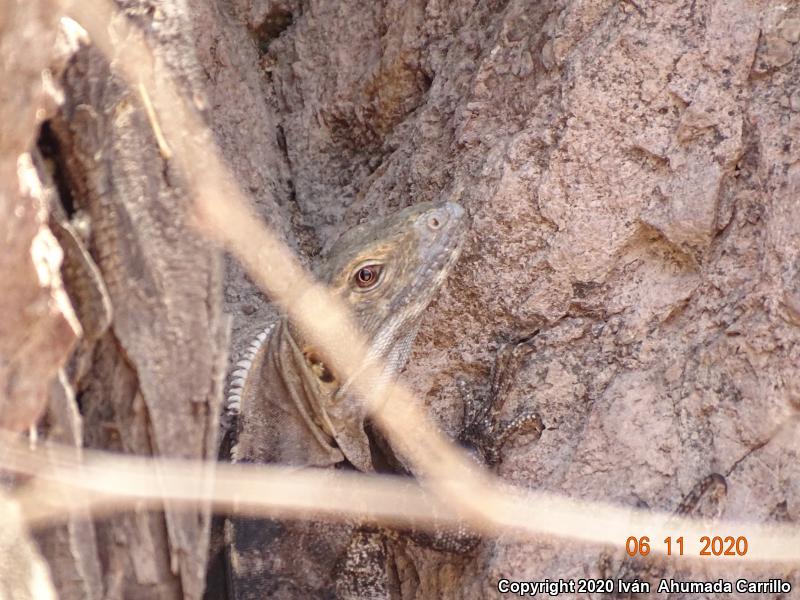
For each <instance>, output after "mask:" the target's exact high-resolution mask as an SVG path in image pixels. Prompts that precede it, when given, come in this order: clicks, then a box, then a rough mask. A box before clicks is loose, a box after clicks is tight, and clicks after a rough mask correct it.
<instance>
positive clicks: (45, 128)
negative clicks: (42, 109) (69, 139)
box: [36, 120, 77, 218]
mask: <svg viewBox="0 0 800 600" xmlns="http://www.w3.org/2000/svg"><path fill="white" fill-rule="evenodd" d="M36 145H37V147H38V148H39V151H40V152H41V153H42V157H43V158H44V159H45V160H46V161H47V162H48V163H50V167H51V168H50V175H51V176H52V178H53V183H55V186H56V189H57V190H58V197H59V200H60V201H61V206H62V207H63V208H64V212H66V213H67V218H72V216H73V215H74V214H75V212H76V210H77V207H76V206H75V200H74V198H73V196H72V190H71V189H70V186H69V182H68V178H67V170H66V165H65V164H64V154H63V152H62V151H61V144H60V143H59V141H58V137H57V136H56V134H55V132H54V131H53V128H52V126H51V124H50V121H49V120H48V121H45V122H44V123H42V126H41V127H40V128H39V137H38V138H37V140H36Z"/></svg>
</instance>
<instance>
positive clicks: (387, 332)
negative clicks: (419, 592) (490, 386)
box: [226, 203, 466, 600]
mask: <svg viewBox="0 0 800 600" xmlns="http://www.w3.org/2000/svg"><path fill="white" fill-rule="evenodd" d="M465 229H466V219H465V215H464V210H463V209H462V208H461V207H460V206H459V205H457V204H454V203H441V204H436V205H434V204H428V203H425V204H418V205H415V206H412V207H410V208H408V209H406V210H403V211H401V212H399V213H397V214H394V215H392V216H390V217H388V218H386V219H384V220H383V221H380V222H378V223H370V224H365V225H360V226H358V227H356V228H354V229H352V230H350V231H349V232H348V233H347V234H345V235H344V236H342V238H341V239H340V240H339V241H338V242H337V243H336V244H335V245H334V247H333V248H332V249H331V252H330V253H329V255H328V256H327V258H326V259H325V260H324V261H323V262H322V263H321V264H320V265H319V267H318V268H317V269H316V274H317V276H318V278H319V279H320V280H321V281H323V282H324V283H326V284H327V285H328V286H329V287H330V288H331V290H332V292H333V293H334V294H336V295H337V296H339V297H340V298H341V299H343V300H344V301H345V303H346V304H347V305H348V307H349V309H350V311H351V314H352V317H353V319H354V321H355V322H356V323H357V324H358V325H359V326H360V327H361V333H362V334H363V335H364V337H365V339H367V340H368V343H369V344H370V355H371V356H374V357H377V358H379V359H380V360H381V361H382V364H383V365H384V370H383V377H382V378H381V381H380V382H376V385H381V384H385V383H386V382H389V381H391V380H393V379H394V378H395V377H396V376H397V374H398V373H399V372H400V370H401V369H402V368H403V366H404V365H405V363H406V360H407V359H408V354H409V352H410V349H411V344H412V342H413V341H414V337H415V336H416V333H417V328H418V326H419V321H420V318H421V315H422V313H423V311H424V310H425V308H426V307H427V306H428V305H429V304H430V302H431V301H432V300H433V298H434V297H435V296H436V294H437V292H438V291H439V289H440V288H441V286H442V284H443V283H444V281H445V279H446V278H447V276H448V274H449V273H450V271H451V269H452V267H453V265H454V264H455V262H456V260H457V259H458V256H459V253H460V250H461V245H462V242H463V238H464V232H465ZM320 356H321V355H320V353H319V352H318V351H316V349H315V348H313V347H312V346H311V345H309V344H308V343H306V341H305V340H304V339H303V336H302V335H301V333H300V332H299V331H298V330H297V329H296V328H295V327H294V326H293V325H292V324H291V323H290V322H289V321H288V320H287V319H285V318H284V319H281V320H279V321H278V322H277V323H275V324H274V325H271V326H269V327H267V328H266V329H265V331H264V332H263V333H262V334H261V335H259V337H258V338H257V339H256V340H254V342H253V344H251V346H250V348H249V349H248V351H247V354H246V356H245V359H244V360H243V361H241V362H240V363H239V364H238V365H237V367H238V368H237V370H236V371H235V372H234V373H233V379H232V381H231V387H230V390H229V394H228V401H229V402H228V406H229V410H230V411H231V412H240V415H239V418H238V436H237V438H238V439H237V441H236V445H235V447H234V449H233V453H232V454H233V458H234V460H235V461H237V462H255V463H282V464H290V465H297V466H298V467H317V468H348V467H355V468H357V469H359V470H361V471H364V472H371V471H373V470H374V469H375V467H374V465H373V462H372V449H371V447H370V440H369V438H368V435H367V433H366V432H365V421H366V416H367V415H366V414H365V409H364V406H363V402H361V400H360V399H359V398H358V397H355V396H354V395H353V392H352V390H351V388H350V387H349V386H348V385H347V382H342V381H341V380H340V379H339V377H337V375H336V374H335V373H333V372H332V371H331V370H330V369H329V368H328V367H327V366H326V365H325V364H324V363H323V362H322V360H321V358H320ZM352 532H353V527H352V526H350V525H346V524H322V523H319V522H313V521H293V522H278V521H270V520H263V519H262V520H254V519H233V520H231V521H230V522H229V523H228V525H227V532H226V537H227V541H228V544H229V547H230V573H229V574H230V581H229V583H230V587H231V589H230V590H229V592H231V593H230V594H229V595H230V596H231V597H233V598H235V599H236V600H250V599H256V598H259V599H260V598H267V597H269V598H297V597H326V596H335V591H334V588H335V579H336V573H335V571H336V570H337V569H336V566H337V562H339V561H342V560H343V557H344V556H345V555H346V553H347V546H348V544H349V543H350V538H351V534H352ZM356 538H357V535H356ZM346 562H347V561H346V560H344V563H345V564H346Z"/></svg>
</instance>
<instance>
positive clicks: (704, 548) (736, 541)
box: [625, 535, 749, 556]
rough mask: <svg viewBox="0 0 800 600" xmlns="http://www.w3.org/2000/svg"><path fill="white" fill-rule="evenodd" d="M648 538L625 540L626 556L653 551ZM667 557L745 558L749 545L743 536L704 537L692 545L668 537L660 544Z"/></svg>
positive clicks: (644, 536)
mask: <svg viewBox="0 0 800 600" xmlns="http://www.w3.org/2000/svg"><path fill="white" fill-rule="evenodd" d="M653 543H654V542H651V541H650V537H649V536H646V535H643V536H640V537H636V536H635V535H632V536H630V537H628V539H627V540H625V551H626V552H627V553H628V556H647V555H648V554H650V552H651V550H652V549H653V547H652V544H653ZM662 543H663V544H664V546H665V551H664V553H665V554H666V555H667V556H684V554H685V553H688V555H690V556H746V555H747V549H748V547H749V544H748V542H747V538H746V537H745V536H743V535H740V536H732V535H726V536H721V535H704V536H701V537H700V539H699V540H696V542H695V543H694V544H692V543H691V540H689V541H687V540H686V539H684V536H679V537H675V538H673V537H672V536H668V537H666V538H664V540H663V542H662Z"/></svg>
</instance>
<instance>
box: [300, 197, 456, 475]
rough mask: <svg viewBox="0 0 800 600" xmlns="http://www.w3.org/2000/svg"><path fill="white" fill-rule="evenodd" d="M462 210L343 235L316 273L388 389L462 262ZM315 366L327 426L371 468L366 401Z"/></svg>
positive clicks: (436, 211) (426, 211)
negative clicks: (345, 310)
mask: <svg viewBox="0 0 800 600" xmlns="http://www.w3.org/2000/svg"><path fill="white" fill-rule="evenodd" d="M466 227H467V219H466V215H465V213H464V209H463V208H461V206H460V205H458V204H455V203H453V202H443V203H437V204H433V203H421V204H416V205H414V206H412V207H410V208H407V209H405V210H402V211H400V212H398V213H395V214H393V215H391V216H389V217H387V218H384V219H382V220H379V221H375V222H371V223H365V224H363V225H359V226H358V227H355V228H353V229H351V230H350V231H348V232H347V233H345V234H344V235H343V236H342V237H341V238H340V239H339V240H338V241H337V242H336V243H335V244H334V245H333V246H332V247H331V249H330V251H329V252H328V253H327V254H326V256H325V257H324V258H323V260H322V261H321V262H320V264H319V265H318V266H317V269H316V273H317V276H318V278H319V279H320V280H321V281H322V282H323V283H325V284H327V285H328V286H329V287H330V288H331V290H332V291H333V292H334V293H335V294H336V295H338V296H339V297H341V298H342V299H343V300H344V301H345V302H346V304H347V305H348V306H349V308H350V311H351V315H352V317H353V320H354V321H355V322H356V323H357V324H358V325H359V326H360V328H361V334H362V335H363V336H364V339H366V340H367V342H368V344H369V349H370V351H369V354H370V358H371V359H376V360H377V361H380V362H378V363H377V364H379V365H381V366H382V376H381V379H380V381H376V382H374V383H375V386H379V387H383V386H384V385H385V384H387V383H388V382H390V381H392V380H393V379H394V377H395V376H396V375H397V374H398V373H399V371H400V370H401V369H402V368H403V366H404V365H405V362H406V360H407V359H408V354H409V352H410V350H411V344H412V342H413V341H414V337H415V336H416V334H417V329H418V327H419V322H420V317H421V315H422V312H423V311H424V310H425V308H426V307H427V306H428V305H429V304H430V303H431V301H432V300H433V299H434V297H435V296H436V294H437V292H438V291H439V289H440V288H441V286H442V284H443V283H444V281H445V279H446V278H447V276H448V275H449V273H450V271H451V270H452V268H453V265H454V264H455V263H456V261H457V259H458V256H459V254H460V251H461V246H462V244H463V240H464V237H465V231H466ZM305 354H306V357H307V361H308V364H309V366H310V367H311V368H312V370H313V371H314V372H315V374H316V375H317V377H318V379H319V383H320V385H321V386H322V387H323V388H327V390H328V393H327V394H325V395H326V396H327V398H328V401H327V404H328V406H325V407H324V408H325V413H326V416H327V417H328V419H329V423H328V424H327V427H330V428H331V429H332V431H331V432H330V433H331V434H332V435H333V436H334V437H335V438H336V441H337V443H338V444H339V446H340V447H341V449H342V451H343V452H344V454H345V455H346V456H347V458H348V459H349V460H350V462H352V463H353V464H354V465H355V466H356V467H357V468H359V469H362V470H365V471H367V470H371V464H372V463H371V460H370V455H369V442H368V441H367V437H366V434H365V433H364V421H365V417H366V414H365V411H364V407H363V403H362V402H361V401H360V400H359V399H358V398H357V397H355V396H354V394H353V390H352V387H351V385H350V382H351V381H352V379H353V377H352V376H351V378H350V379H349V380H348V381H340V380H339V378H337V377H336V375H335V374H334V373H332V372H331V371H330V370H329V369H328V367H327V366H326V365H325V364H324V363H323V362H322V361H321V359H320V357H319V354H318V353H316V352H315V351H314V350H313V349H310V348H307V349H306V350H305Z"/></svg>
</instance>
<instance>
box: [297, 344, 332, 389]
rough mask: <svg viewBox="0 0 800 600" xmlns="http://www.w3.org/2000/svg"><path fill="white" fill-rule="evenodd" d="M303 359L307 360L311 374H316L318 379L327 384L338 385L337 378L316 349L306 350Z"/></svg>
mask: <svg viewBox="0 0 800 600" xmlns="http://www.w3.org/2000/svg"><path fill="white" fill-rule="evenodd" d="M303 358H305V359H306V364H307V365H308V368H309V369H311V372H312V373H314V375H315V376H316V378H317V379H319V380H320V381H321V382H323V383H327V384H331V383H336V377H335V376H334V374H333V372H332V371H331V370H330V369H329V368H328V366H327V365H326V364H325V363H324V362H323V360H322V358H321V357H320V355H319V353H318V352H317V351H316V350H315V349H314V348H305V349H304V350H303Z"/></svg>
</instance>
